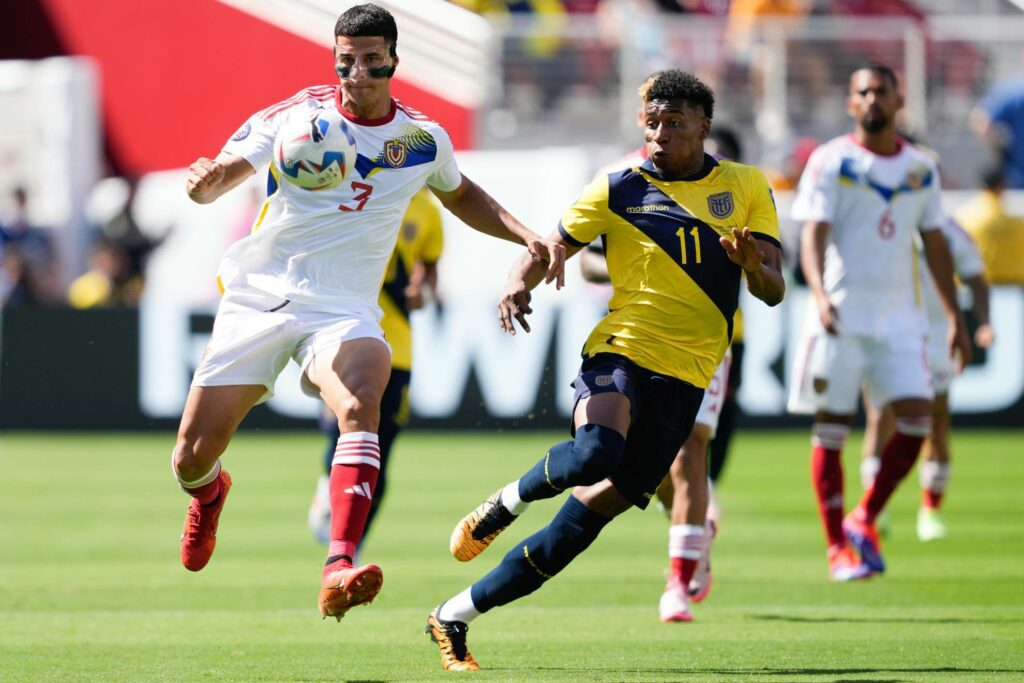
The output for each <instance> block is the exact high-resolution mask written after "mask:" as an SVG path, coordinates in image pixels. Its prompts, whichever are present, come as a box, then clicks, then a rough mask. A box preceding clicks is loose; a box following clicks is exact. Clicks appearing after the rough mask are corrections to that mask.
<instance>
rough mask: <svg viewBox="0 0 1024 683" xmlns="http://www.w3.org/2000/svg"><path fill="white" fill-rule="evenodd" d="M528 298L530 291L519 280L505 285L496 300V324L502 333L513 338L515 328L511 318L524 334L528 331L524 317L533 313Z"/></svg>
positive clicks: (528, 327) (528, 326) (527, 324)
mask: <svg viewBox="0 0 1024 683" xmlns="http://www.w3.org/2000/svg"><path fill="white" fill-rule="evenodd" d="M530 298H531V297H530V290H528V289H527V288H526V283H525V282H523V281H522V280H521V279H519V280H510V281H509V282H508V284H506V285H505V291H504V292H502V295H501V299H499V300H498V322H499V323H500V324H501V329H502V331H503V332H508V333H509V334H511V335H512V336H515V334H516V326H515V325H514V324H513V323H512V319H513V318H515V319H516V320H518V321H519V324H520V325H521V326H522V328H523V331H524V332H529V331H530V324H529V323H528V322H526V316H527V315H528V314H530V313H533V309H532V308H530Z"/></svg>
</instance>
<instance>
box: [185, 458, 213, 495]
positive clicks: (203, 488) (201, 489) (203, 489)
mask: <svg viewBox="0 0 1024 683" xmlns="http://www.w3.org/2000/svg"><path fill="white" fill-rule="evenodd" d="M210 476H213V479H211V480H210V481H208V482H206V483H205V484H199V485H198V486H194V487H188V488H186V487H185V485H184V484H182V485H181V489H182V490H183V491H184V492H185V493H187V494H188V495H190V496H192V497H193V498H195V499H196V500H198V501H199V504H200V505H209V504H210V503H212V502H213V501H215V500H217V496H219V495H220V461H219V460H218V461H217V462H216V463H214V466H213V469H212V470H210V472H209V473H208V474H205V475H203V476H202V477H201V478H200V479H199V480H198V481H202V480H203V479H206V478H207V477H210ZM178 481H179V482H180V481H181V479H178ZM189 483H193V482H189Z"/></svg>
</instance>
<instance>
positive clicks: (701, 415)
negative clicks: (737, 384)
mask: <svg viewBox="0 0 1024 683" xmlns="http://www.w3.org/2000/svg"><path fill="white" fill-rule="evenodd" d="M731 365H732V349H729V350H728V351H726V352H725V358H723V359H722V362H721V363H719V364H718V367H717V368H715V374H714V375H713V376H712V377H711V381H710V382H709V383H708V388H707V389H705V390H704V400H703V401H701V402H700V408H699V409H698V410H697V419H696V420H695V422H696V423H697V424H699V425H704V426H705V427H707V428H708V429H710V430H711V437H710V438H712V439H713V438H715V433H716V432H717V431H718V418H719V417H720V416H721V415H722V406H723V405H724V404H725V394H726V390H727V389H728V386H729V367H730V366H731Z"/></svg>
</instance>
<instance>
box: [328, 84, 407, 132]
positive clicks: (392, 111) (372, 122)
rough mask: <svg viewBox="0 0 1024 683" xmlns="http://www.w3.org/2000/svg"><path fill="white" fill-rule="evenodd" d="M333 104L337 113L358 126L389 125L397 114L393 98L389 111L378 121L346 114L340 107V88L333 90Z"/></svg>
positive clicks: (396, 104) (349, 113)
mask: <svg viewBox="0 0 1024 683" xmlns="http://www.w3.org/2000/svg"><path fill="white" fill-rule="evenodd" d="M334 104H335V105H336V106H337V107H338V113H340V114H341V115H342V116H344V117H345V118H346V119H348V120H349V121H351V122H352V123H358V124H359V125H360V126H383V125H384V124H386V123H391V122H392V121H393V120H394V118H395V114H396V113H398V103H397V102H395V98H393V97H392V98H391V109H390V110H389V111H388V113H387V114H385V115H384V116H382V117H380V118H379V119H361V118H359V117H358V116H356V115H355V114H352V113H351V112H348V111H346V110H345V108H344V107H342V106H341V88H340V87H339V88H335V90H334Z"/></svg>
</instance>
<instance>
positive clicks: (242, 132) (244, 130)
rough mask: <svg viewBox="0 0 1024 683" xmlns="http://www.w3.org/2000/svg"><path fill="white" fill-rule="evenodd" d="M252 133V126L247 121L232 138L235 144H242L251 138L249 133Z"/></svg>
mask: <svg viewBox="0 0 1024 683" xmlns="http://www.w3.org/2000/svg"><path fill="white" fill-rule="evenodd" d="M251 132H252V124H250V123H249V122H248V121H246V122H245V123H244V124H242V127H241V128H239V129H238V130H236V131H235V134H234V135H232V136H231V139H232V140H233V141H234V142H241V141H242V140H244V139H246V138H247V137H249V133H251Z"/></svg>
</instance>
